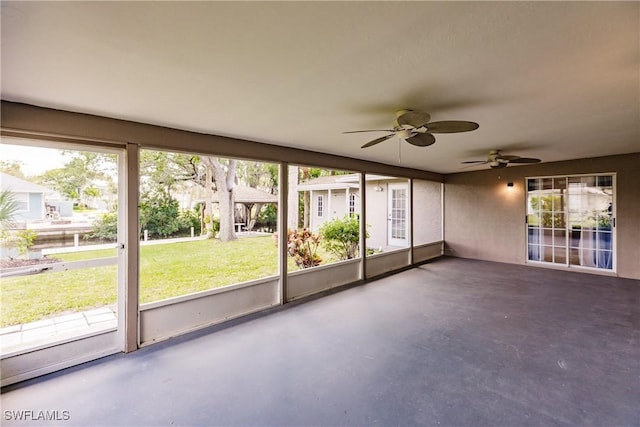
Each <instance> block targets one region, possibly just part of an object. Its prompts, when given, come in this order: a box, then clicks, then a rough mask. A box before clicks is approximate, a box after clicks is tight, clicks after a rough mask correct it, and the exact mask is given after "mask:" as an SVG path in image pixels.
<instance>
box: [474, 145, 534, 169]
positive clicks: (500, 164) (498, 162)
mask: <svg viewBox="0 0 640 427" xmlns="http://www.w3.org/2000/svg"><path fill="white" fill-rule="evenodd" d="M540 162H541V160H540V159H534V158H531V157H520V156H506V155H504V154H501V153H500V150H491V151H489V157H488V158H487V160H470V161H467V162H462V163H466V164H470V165H474V164H478V165H486V164H488V165H489V166H491V168H492V169H500V168H506V167H507V165H508V164H510V163H519V164H526V163H540Z"/></svg>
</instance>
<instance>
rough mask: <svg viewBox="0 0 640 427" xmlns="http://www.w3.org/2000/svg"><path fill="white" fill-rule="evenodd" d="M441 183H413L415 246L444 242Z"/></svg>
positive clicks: (417, 181) (422, 181)
mask: <svg viewBox="0 0 640 427" xmlns="http://www.w3.org/2000/svg"><path fill="white" fill-rule="evenodd" d="M440 187H441V184H440V183H439V182H433V181H425V180H421V179H416V180H414V181H413V245H414V246H418V245H423V244H425V243H432V242H437V241H439V240H442V209H441V204H442V203H441V202H442V198H441V195H440Z"/></svg>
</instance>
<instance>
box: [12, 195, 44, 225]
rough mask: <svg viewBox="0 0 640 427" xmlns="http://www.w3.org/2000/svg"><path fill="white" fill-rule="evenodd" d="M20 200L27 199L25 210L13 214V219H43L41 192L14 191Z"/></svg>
mask: <svg viewBox="0 0 640 427" xmlns="http://www.w3.org/2000/svg"><path fill="white" fill-rule="evenodd" d="M16 196H17V197H18V198H19V199H20V201H23V200H24V201H27V210H24V211H22V210H21V211H19V212H17V213H16V214H15V216H14V220H15V221H39V220H41V219H44V215H45V211H44V194H42V193H16Z"/></svg>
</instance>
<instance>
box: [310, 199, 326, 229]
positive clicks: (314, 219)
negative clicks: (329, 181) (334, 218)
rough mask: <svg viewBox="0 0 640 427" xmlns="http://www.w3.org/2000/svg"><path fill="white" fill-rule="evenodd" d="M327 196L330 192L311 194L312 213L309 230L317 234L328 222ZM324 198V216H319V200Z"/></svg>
mask: <svg viewBox="0 0 640 427" xmlns="http://www.w3.org/2000/svg"><path fill="white" fill-rule="evenodd" d="M327 196H328V191H326V190H321V191H313V192H312V193H311V213H310V215H309V228H311V230H312V231H314V232H317V231H318V229H319V228H320V226H321V225H322V224H323V223H324V222H325V221H326V219H327V218H328V216H327ZM319 197H322V215H318V205H319V200H318V198H319Z"/></svg>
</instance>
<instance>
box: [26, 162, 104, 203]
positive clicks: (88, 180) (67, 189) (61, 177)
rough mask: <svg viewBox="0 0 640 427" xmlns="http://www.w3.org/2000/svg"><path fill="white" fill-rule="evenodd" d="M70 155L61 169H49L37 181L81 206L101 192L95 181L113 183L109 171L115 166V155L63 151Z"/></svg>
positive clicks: (98, 195)
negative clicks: (69, 158)
mask: <svg viewBox="0 0 640 427" xmlns="http://www.w3.org/2000/svg"><path fill="white" fill-rule="evenodd" d="M64 154H66V155H70V156H71V160H69V161H68V162H67V163H66V164H65V165H64V166H63V167H61V168H56V169H50V170H48V171H46V172H44V173H43V174H42V175H40V176H39V177H38V178H37V180H38V181H39V182H40V183H42V184H44V185H48V186H50V187H52V188H54V189H56V190H57V191H59V192H60V193H62V194H64V195H65V196H67V197H68V198H69V199H71V200H75V201H76V202H77V203H78V204H79V205H81V206H87V205H88V204H89V201H90V200H92V199H95V198H97V197H100V196H101V195H102V194H101V191H100V190H99V189H98V188H97V187H96V186H95V183H96V181H99V180H102V181H105V182H109V181H113V179H112V178H111V176H110V175H109V173H108V172H109V170H110V169H113V167H114V166H115V160H116V157H115V155H111V154H103V153H93V152H86V151H74V152H68V151H65V152H64Z"/></svg>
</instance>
